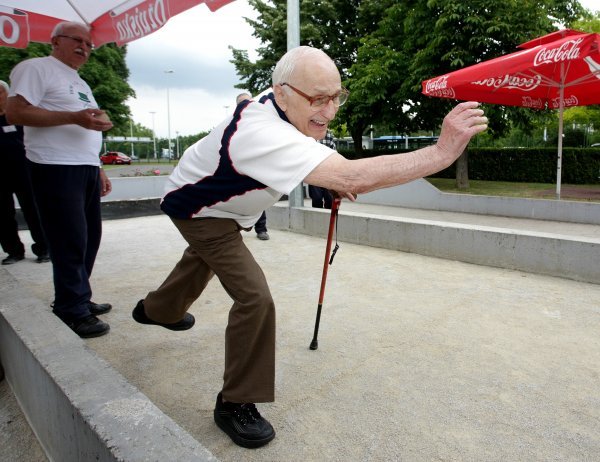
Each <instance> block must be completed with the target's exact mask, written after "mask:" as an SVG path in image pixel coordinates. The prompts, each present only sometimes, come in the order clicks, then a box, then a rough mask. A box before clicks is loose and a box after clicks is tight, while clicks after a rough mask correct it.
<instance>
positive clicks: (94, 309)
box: [88, 302, 112, 316]
mask: <svg viewBox="0 0 600 462" xmlns="http://www.w3.org/2000/svg"><path fill="white" fill-rule="evenodd" d="M88 308H89V309H90V313H92V314H93V315H95V316H98V315H99V314H104V313H108V312H109V311H110V310H112V305H111V304H110V303H94V302H90V303H89V304H88Z"/></svg>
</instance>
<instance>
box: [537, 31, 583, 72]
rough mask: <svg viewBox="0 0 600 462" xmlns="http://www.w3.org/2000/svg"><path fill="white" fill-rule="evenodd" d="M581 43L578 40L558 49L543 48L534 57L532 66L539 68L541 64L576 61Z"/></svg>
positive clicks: (566, 43) (568, 42)
mask: <svg viewBox="0 0 600 462" xmlns="http://www.w3.org/2000/svg"><path fill="white" fill-rule="evenodd" d="M581 42H583V39H582V38H578V39H577V40H569V41H567V42H565V43H563V44H562V45H561V46H559V47H555V48H546V47H544V48H542V49H541V50H540V51H538V52H537V54H536V55H535V58H534V60H533V65H534V66H541V65H542V64H551V63H560V62H562V61H570V60H572V59H577V58H578V57H579V54H580V52H581V49H580V48H579V45H580V44H581Z"/></svg>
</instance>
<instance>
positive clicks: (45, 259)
mask: <svg viewBox="0 0 600 462" xmlns="http://www.w3.org/2000/svg"><path fill="white" fill-rule="evenodd" d="M35 261H36V262H37V263H46V262H49V261H50V255H48V254H47V253H42V254H40V255H38V256H37V258H36V260H35Z"/></svg>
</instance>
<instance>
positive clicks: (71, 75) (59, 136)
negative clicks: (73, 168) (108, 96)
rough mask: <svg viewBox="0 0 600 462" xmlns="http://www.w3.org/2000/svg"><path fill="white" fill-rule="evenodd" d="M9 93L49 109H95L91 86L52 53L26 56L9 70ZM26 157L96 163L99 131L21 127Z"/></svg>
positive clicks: (64, 162) (73, 127) (72, 127)
mask: <svg viewBox="0 0 600 462" xmlns="http://www.w3.org/2000/svg"><path fill="white" fill-rule="evenodd" d="M10 83H11V85H10V96H15V95H21V96H22V97H23V98H25V99H26V100H27V101H28V102H29V103H30V104H32V105H33V106H37V107H40V108H43V109H47V110H49V111H71V112H75V111H81V110H82V109H96V108H98V104H97V103H96V100H95V99H94V95H92V90H91V89H90V87H89V86H88V84H87V83H85V81H84V80H83V79H82V78H81V77H79V74H78V73H77V71H76V70H75V69H73V68H71V67H69V66H67V65H66V64H64V63H63V62H61V61H59V60H58V59H56V58H54V57H53V56H46V57H43V58H32V59H27V60H25V61H23V62H21V63H19V64H17V65H16V66H15V68H14V69H13V70H12V72H11V74H10ZM24 141H25V150H26V154H27V158H28V159H29V160H31V161H32V162H37V163H40V164H60V165H100V158H99V156H98V155H99V153H100V149H101V148H102V132H99V131H96V130H88V129H86V128H83V127H81V126H79V125H74V124H70V125H57V126H54V127H28V126H25V127H24Z"/></svg>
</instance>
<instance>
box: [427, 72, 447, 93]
mask: <svg viewBox="0 0 600 462" xmlns="http://www.w3.org/2000/svg"><path fill="white" fill-rule="evenodd" d="M447 87H448V76H447V75H444V76H442V77H439V78H437V79H432V80H429V81H428V82H427V83H426V84H425V93H433V92H434V91H439V90H444V89H446V88H447Z"/></svg>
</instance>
